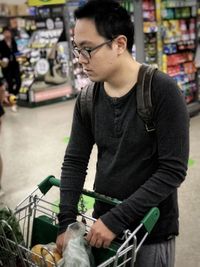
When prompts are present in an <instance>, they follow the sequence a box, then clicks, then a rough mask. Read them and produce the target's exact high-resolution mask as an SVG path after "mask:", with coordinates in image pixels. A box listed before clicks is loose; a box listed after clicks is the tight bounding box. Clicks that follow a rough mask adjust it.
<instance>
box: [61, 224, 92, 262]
mask: <svg viewBox="0 0 200 267" xmlns="http://www.w3.org/2000/svg"><path fill="white" fill-rule="evenodd" d="M84 234H85V225H84V224H83V223H81V222H75V223H72V224H70V225H69V226H68V228H67V230H66V232H65V245H64V249H63V259H64V264H63V266H62V267H93V266H95V265H94V258H93V256H92V253H91V250H90V247H89V245H88V244H87V241H86V240H85V239H84Z"/></svg>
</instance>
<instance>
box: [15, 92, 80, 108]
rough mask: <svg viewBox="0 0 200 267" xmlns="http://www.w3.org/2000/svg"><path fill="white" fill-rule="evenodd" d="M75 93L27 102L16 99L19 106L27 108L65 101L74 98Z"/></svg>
mask: <svg viewBox="0 0 200 267" xmlns="http://www.w3.org/2000/svg"><path fill="white" fill-rule="evenodd" d="M75 97H76V95H75V94H74V95H71V96H62V97H58V98H54V99H49V100H44V101H40V102H27V101H23V100H18V101H17V104H18V105H19V106H21V107H27V108H35V107H40V106H44V105H49V104H55V103H58V102H62V101H66V100H70V99H73V98H75Z"/></svg>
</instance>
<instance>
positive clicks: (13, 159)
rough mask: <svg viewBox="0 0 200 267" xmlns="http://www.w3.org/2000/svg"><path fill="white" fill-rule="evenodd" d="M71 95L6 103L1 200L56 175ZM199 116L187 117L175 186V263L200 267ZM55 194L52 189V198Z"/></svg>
mask: <svg viewBox="0 0 200 267" xmlns="http://www.w3.org/2000/svg"><path fill="white" fill-rule="evenodd" d="M73 106H74V100H70V101H67V102H62V103H59V104H54V105H49V106H43V107H38V108H34V109H28V108H22V107H20V108H19V112H18V113H13V112H11V111H10V109H9V108H7V109H6V115H5V116H4V120H3V127H2V131H1V136H0V140H1V141H0V151H1V153H2V157H3V161H4V172H3V188H4V190H5V193H6V194H5V197H4V198H2V199H0V202H2V201H3V202H4V203H6V204H8V205H9V206H10V207H11V208H14V207H15V206H16V204H17V203H18V202H19V201H21V200H22V199H23V198H24V197H25V196H27V195H28V194H29V193H30V192H31V191H32V190H33V189H34V187H35V186H36V185H37V184H38V183H39V182H40V181H41V180H42V179H43V178H45V177H46V176H48V175H50V174H53V175H55V176H56V177H59V176H60V169H61V164H62V160H63V156H64V151H65V147H66V144H67V141H68V137H69V135H70V127H71V121H72V113H73V112H72V111H73ZM199 133H200V115H199V116H196V117H194V118H192V119H191V134H190V138H191V145H190V167H189V171H188V177H187V179H186V181H185V182H184V184H183V185H182V186H181V188H180V190H179V202H180V232H181V235H180V237H179V238H178V239H177V257H176V267H188V266H189V265H190V266H191V267H200V254H199V247H200V208H199V207H200V198H199V191H200V183H199V181H198V179H199V177H200V176H199V173H200V138H199V136H200V134H199ZM95 161H96V149H95V148H94V151H93V154H92V156H91V160H90V164H89V172H88V176H87V181H86V185H85V187H86V188H89V189H91V188H92V184H93V177H94V173H95ZM57 198H58V191H57V190H55V191H53V194H51V196H50V200H51V201H54V200H56V199H57Z"/></svg>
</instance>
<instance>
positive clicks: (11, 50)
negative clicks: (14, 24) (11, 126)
mask: <svg viewBox="0 0 200 267" xmlns="http://www.w3.org/2000/svg"><path fill="white" fill-rule="evenodd" d="M3 35H4V39H3V40H2V41H1V42H0V58H1V59H7V61H8V64H7V65H6V66H5V67H3V68H2V73H3V76H4V78H5V80H6V82H7V84H8V91H9V93H10V94H12V95H15V96H16V95H18V93H19V89H20V87H21V77H20V68H19V63H18V62H17V60H16V54H17V53H18V49H17V44H16V42H15V40H14V38H13V36H12V32H11V30H10V28H8V27H4V29H3ZM12 110H13V111H16V105H14V106H12Z"/></svg>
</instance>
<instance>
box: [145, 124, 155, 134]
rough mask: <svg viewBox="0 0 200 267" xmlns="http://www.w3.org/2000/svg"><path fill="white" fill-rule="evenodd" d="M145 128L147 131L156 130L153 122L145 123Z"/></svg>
mask: <svg viewBox="0 0 200 267" xmlns="http://www.w3.org/2000/svg"><path fill="white" fill-rule="evenodd" d="M145 129H146V131H147V132H148V133H150V132H154V131H155V130H156V129H155V125H154V123H148V124H147V123H145Z"/></svg>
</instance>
